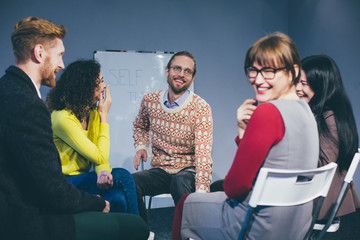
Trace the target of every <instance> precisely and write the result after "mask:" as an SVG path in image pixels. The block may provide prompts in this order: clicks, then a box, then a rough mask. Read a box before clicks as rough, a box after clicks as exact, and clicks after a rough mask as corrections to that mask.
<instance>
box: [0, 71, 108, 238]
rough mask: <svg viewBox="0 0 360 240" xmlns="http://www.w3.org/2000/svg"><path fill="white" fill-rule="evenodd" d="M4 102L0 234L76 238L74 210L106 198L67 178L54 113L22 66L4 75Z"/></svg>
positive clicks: (0, 94) (100, 204)
mask: <svg viewBox="0 0 360 240" xmlns="http://www.w3.org/2000/svg"><path fill="white" fill-rule="evenodd" d="M0 103H1V112H2V114H1V116H0V239H22V240H24V239H31V240H33V239H44V240H49V239H59V240H60V239H75V223H74V219H73V216H72V214H73V213H78V212H83V211H102V210H103V209H104V207H105V202H104V200H102V199H101V198H99V197H97V196H95V195H90V194H88V193H86V192H83V191H80V190H78V189H77V188H76V187H74V186H73V185H72V184H70V183H69V182H67V181H66V179H65V177H64V175H63V174H62V172H61V164H60V158H59V155H58V151H57V149H56V147H55V145H54V142H53V134H52V130H51V120H50V113H49V111H48V110H47V108H46V106H45V104H44V102H43V101H42V100H41V99H40V98H39V97H38V95H37V92H36V89H35V87H34V85H33V83H32V82H31V80H30V78H29V77H28V76H27V75H26V74H25V73H24V72H23V71H22V70H21V69H19V68H17V67H15V66H11V67H9V68H8V69H7V70H6V74H5V75H4V76H3V77H2V78H1V79H0Z"/></svg>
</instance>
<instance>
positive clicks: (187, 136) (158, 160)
mask: <svg viewBox="0 0 360 240" xmlns="http://www.w3.org/2000/svg"><path fill="white" fill-rule="evenodd" d="M164 94H165V91H164V90H162V91H158V92H153V93H148V94H146V95H145V96H144V98H143V100H142V102H141V106H140V110H139V114H138V115H137V117H136V118H135V121H134V128H133V130H134V136H133V137H134V140H135V144H134V145H135V148H136V151H138V150H140V149H145V150H146V149H147V146H148V143H149V138H150V139H151V149H152V160H151V167H153V168H161V169H163V170H165V171H166V172H168V173H170V174H175V173H177V172H179V171H180V170H182V169H184V168H186V167H190V166H195V167H196V176H195V185H196V191H198V192H207V191H209V186H210V182H211V174H212V158H211V148H212V131H213V121H212V114H211V108H210V106H209V104H208V103H207V102H206V101H205V100H204V99H202V98H201V97H199V96H198V95H196V94H194V93H193V92H190V95H189V96H188V98H187V99H186V101H185V102H184V103H183V104H182V105H181V106H179V107H178V108H175V109H169V108H167V107H166V106H165V105H164V103H163V101H162V100H163V97H164Z"/></svg>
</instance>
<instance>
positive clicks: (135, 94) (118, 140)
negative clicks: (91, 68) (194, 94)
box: [94, 51, 194, 172]
mask: <svg viewBox="0 0 360 240" xmlns="http://www.w3.org/2000/svg"><path fill="white" fill-rule="evenodd" d="M172 55H173V54H171V53H166V52H125V51H95V52H94V59H95V60H96V61H98V62H99V63H100V65H101V73H102V75H103V77H104V82H105V83H106V84H109V89H110V93H111V98H112V105H111V108H110V112H109V125H110V158H109V162H110V164H111V167H113V168H114V167H123V168H126V169H127V170H129V171H130V172H135V169H134V165H133V160H134V156H135V148H134V140H133V137H132V135H133V130H132V128H133V121H134V120H135V117H136V115H137V114H138V112H139V107H140V103H141V100H142V98H143V96H144V95H145V94H146V93H148V92H153V91H158V90H161V89H167V88H168V84H167V79H166V75H165V68H166V66H167V63H168V61H169V60H170V58H171V56H172ZM190 90H192V91H193V90H194V86H193V84H192V85H191V86H190ZM149 162H150V161H148V163H147V164H149Z"/></svg>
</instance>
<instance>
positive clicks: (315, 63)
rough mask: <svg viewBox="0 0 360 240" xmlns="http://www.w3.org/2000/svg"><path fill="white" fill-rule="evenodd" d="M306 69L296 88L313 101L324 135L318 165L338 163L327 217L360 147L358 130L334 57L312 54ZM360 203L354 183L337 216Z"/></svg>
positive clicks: (324, 215)
mask: <svg viewBox="0 0 360 240" xmlns="http://www.w3.org/2000/svg"><path fill="white" fill-rule="evenodd" d="M302 69H303V70H302V71H301V77H300V82H299V83H298V84H297V86H296V92H297V95H298V96H299V97H300V98H302V99H305V100H306V101H307V102H308V103H309V106H310V108H311V110H312V112H313V113H314V115H315V118H316V122H317V126H318V131H319V137H320V156H319V161H318V166H319V167H320V166H323V165H326V164H328V163H330V162H336V163H337V164H338V169H337V172H336V174H335V177H334V179H333V182H332V185H331V187H330V189H329V192H328V196H327V197H326V198H325V200H324V203H323V206H322V209H321V211H320V214H319V217H318V219H319V220H326V219H327V218H328V217H329V214H330V210H331V207H332V206H333V204H334V203H335V201H336V198H337V196H338V195H339V192H340V189H341V186H342V183H343V181H344V178H345V175H346V172H347V169H348V168H349V166H350V163H351V160H352V158H353V156H354V154H355V153H356V152H357V151H358V146H359V145H358V132H357V129H356V123H355V118H354V114H353V111H352V107H351V103H350V101H349V99H348V97H347V95H346V92H345V89H344V86H343V82H342V78H341V75H340V71H339V69H338V67H337V65H336V63H335V62H334V60H333V59H332V58H330V57H329V56H326V55H314V56H309V57H306V58H304V59H303V60H302ZM359 207H360V201H359V198H358V195H357V193H356V191H355V188H354V185H353V184H351V185H350V189H349V190H348V192H347V193H346V196H345V198H344V201H343V202H342V204H341V206H340V209H339V211H338V213H337V216H343V215H345V214H348V213H351V212H355V211H356V208H359Z"/></svg>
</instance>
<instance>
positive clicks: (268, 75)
mask: <svg viewBox="0 0 360 240" xmlns="http://www.w3.org/2000/svg"><path fill="white" fill-rule="evenodd" d="M283 69H286V67H282V68H270V67H264V68H262V69H260V70H259V69H257V68H256V67H253V66H249V67H245V73H246V76H247V77H248V78H249V79H251V80H253V79H255V78H256V77H257V75H258V74H259V73H261V76H262V77H263V78H264V79H266V80H271V79H274V77H275V74H276V72H277V71H280V70H283Z"/></svg>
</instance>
